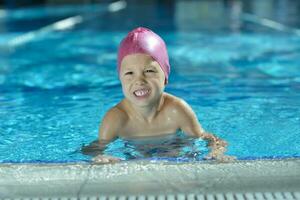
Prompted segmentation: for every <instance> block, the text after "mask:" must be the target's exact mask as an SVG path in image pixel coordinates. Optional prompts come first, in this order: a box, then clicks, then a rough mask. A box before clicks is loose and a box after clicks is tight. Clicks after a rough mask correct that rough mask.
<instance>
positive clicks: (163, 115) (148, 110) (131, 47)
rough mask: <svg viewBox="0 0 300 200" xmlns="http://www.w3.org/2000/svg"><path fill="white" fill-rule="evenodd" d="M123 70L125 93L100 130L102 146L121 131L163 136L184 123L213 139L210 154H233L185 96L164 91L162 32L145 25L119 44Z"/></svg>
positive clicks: (184, 126) (194, 132)
mask: <svg viewBox="0 0 300 200" xmlns="http://www.w3.org/2000/svg"><path fill="white" fill-rule="evenodd" d="M118 73H119V79H120V81H121V84H122V89H123V93H124V96H125V98H124V99H123V100H122V101H121V102H119V103H118V104H117V105H116V106H114V107H113V108H111V109H110V110H109V111H108V112H107V113H106V115H105V117H104V119H103V121H102V123H101V126H100V130H99V142H98V144H97V145H98V148H100V149H101V148H102V149H103V148H105V145H106V144H108V143H109V142H110V141H112V140H114V139H115V138H117V137H122V138H126V139H139V138H147V137H161V136H167V135H169V134H170V133H176V131H177V130H179V129H181V130H182V131H183V132H184V133H186V134H188V135H191V136H195V137H201V138H203V139H205V140H208V142H209V146H210V147H211V152H210V153H209V155H208V158H210V159H217V160H222V161H226V160H228V159H231V157H230V156H225V155H224V152H225V151H226V146H227V143H226V142H225V141H224V140H221V139H220V138H218V137H216V136H215V135H213V134H210V133H207V132H205V131H204V130H203V129H202V127H201V125H200V124H199V122H198V120H197V117H196V115H195V113H194V112H193V110H192V109H191V107H190V106H189V105H188V104H187V103H186V102H185V101H184V100H182V99H180V98H178V97H175V96H173V95H171V94H168V93H166V92H164V89H165V86H166V84H167V83H168V78H169V74H170V65H169V58H168V54H167V49H166V45H165V43H164V41H163V40H162V39H161V38H160V37H159V36H158V35H157V34H155V33H154V32H152V31H151V30H149V29H146V28H142V27H140V28H136V29H134V30H132V31H131V32H129V33H128V35H127V36H126V37H125V38H124V39H123V41H122V42H121V44H120V47H119V52H118ZM85 151H86V152H88V149H87V148H85V149H83V152H85ZM93 160H94V162H98V163H107V162H116V161H118V160H119V159H118V158H114V157H111V156H105V155H98V156H96V157H95V158H94V159H93Z"/></svg>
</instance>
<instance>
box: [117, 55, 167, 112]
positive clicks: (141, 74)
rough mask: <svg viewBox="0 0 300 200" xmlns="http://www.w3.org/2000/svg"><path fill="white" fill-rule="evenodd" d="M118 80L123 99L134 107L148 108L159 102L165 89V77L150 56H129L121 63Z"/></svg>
mask: <svg viewBox="0 0 300 200" xmlns="http://www.w3.org/2000/svg"><path fill="white" fill-rule="evenodd" d="M120 80H121V84H122V89H123V93H124V95H125V97H126V98H127V99H128V100H129V101H130V102H131V103H133V104H134V105H137V106H141V107H144V106H148V105H152V104H153V103H156V102H157V101H159V99H160V97H161V95H162V93H163V91H164V88H165V84H164V83H165V75H164V72H163V71H162V69H161V68H160V66H159V64H158V62H156V61H155V60H154V59H153V58H152V57H151V56H149V55H147V54H141V53H138V54H131V55H128V56H125V57H124V59H123V60H122V63H121V70H120Z"/></svg>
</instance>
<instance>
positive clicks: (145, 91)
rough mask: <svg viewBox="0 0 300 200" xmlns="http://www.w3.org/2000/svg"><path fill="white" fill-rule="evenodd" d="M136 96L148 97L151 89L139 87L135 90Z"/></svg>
mask: <svg viewBox="0 0 300 200" xmlns="http://www.w3.org/2000/svg"><path fill="white" fill-rule="evenodd" d="M133 94H134V96H136V97H138V98H143V97H147V96H148V95H149V94H150V90H149V89H138V90H136V91H134V92H133Z"/></svg>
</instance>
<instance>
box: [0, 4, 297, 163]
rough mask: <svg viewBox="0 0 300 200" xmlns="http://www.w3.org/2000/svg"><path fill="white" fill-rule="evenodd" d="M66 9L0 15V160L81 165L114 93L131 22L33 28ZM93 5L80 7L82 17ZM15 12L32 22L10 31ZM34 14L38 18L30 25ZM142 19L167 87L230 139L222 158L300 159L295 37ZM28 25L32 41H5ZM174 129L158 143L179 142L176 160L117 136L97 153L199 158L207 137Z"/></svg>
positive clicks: (113, 100) (117, 94) (205, 124)
mask: <svg viewBox="0 0 300 200" xmlns="http://www.w3.org/2000/svg"><path fill="white" fill-rule="evenodd" d="M98 7H99V9H100V8H101V9H102V10H105V9H104V8H105V6H104V5H103V6H102V5H100V6H98ZM62 8H63V7H62ZM67 8H68V10H69V12H68V13H67V14H66V16H63V15H62V13H63V12H59V14H57V15H55V12H50V13H51V14H49V12H45V13H43V12H42V13H41V12H40V11H41V9H40V8H32V9H31V10H30V12H28V10H26V9H25V10H24V9H20V10H16V11H10V12H11V13H10V14H9V15H8V16H10V18H8V17H6V18H2V19H0V22H1V23H3V21H4V20H6V23H7V24H8V27H10V29H7V30H6V31H2V33H1V35H0V137H1V140H0V163H9V162H14V163H18V162H78V161H89V160H90V159H91V157H89V156H87V155H83V154H82V153H81V152H80V151H79V150H80V148H81V147H82V145H87V144H89V143H90V142H92V141H94V140H96V139H97V134H98V126H99V123H100V122H101V119H102V117H103V116H104V114H105V113H106V111H107V110H108V109H109V108H110V107H112V106H113V105H115V104H116V103H118V102H119V101H120V100H121V99H122V98H123V94H122V91H121V85H120V82H119V80H118V77H117V73H116V52H117V47H118V44H119V42H120V40H121V39H122V37H124V36H125V35H126V33H127V32H128V31H129V30H130V29H132V28H133V27H135V24H134V23H133V22H130V23H129V24H128V25H123V26H122V27H121V28H120V29H119V30H118V28H117V25H106V24H105V22H103V21H101V22H95V21H94V22H91V21H90V20H89V19H91V18H90V16H88V18H87V20H84V21H83V22H82V23H80V24H78V25H76V26H74V27H71V28H69V29H65V30H47V31H45V32H42V31H37V30H39V29H38V28H37V27H40V28H41V27H44V26H45V25H49V22H52V21H56V20H57V19H58V17H62V18H66V17H69V16H73V15H75V14H78V9H77V8H74V13H72V9H71V8H72V7H71V8H70V7H67ZM49 9H50V8H49ZM93 9H95V8H94V7H93ZM93 9H91V8H89V7H87V8H86V10H87V12H89V13H90V15H93V12H95V10H93ZM50 10H51V9H50ZM83 10H84V9H83ZM18 12H21V14H22V16H23V18H22V20H24V17H25V18H26V16H27V17H28V18H29V19H33V21H32V24H33V25H32V27H31V28H30V27H24V28H23V29H22V28H20V27H19V24H20V21H18V20H19V19H18V18H17V19H16V18H13V17H11V16H18ZM34 12H37V13H38V14H37V15H34V14H33V13H34ZM103 12H104V11H103ZM122 12H123V14H124V12H125V13H126V11H122ZM53 13H54V14H53ZM26 14H27V15H26ZM103 14H105V15H107V13H105V12H104V13H103ZM53 15H54V16H53ZM96 15H97V16H98V15H99V13H97V14H95V16H96ZM114 15H116V16H118V14H114V13H111V14H109V17H111V18H112V16H114ZM32 16H34V17H32ZM41 16H42V17H43V19H47V20H46V21H45V22H44V23H45V24H44V25H43V26H42V25H41V24H39V23H37V24H35V25H34V23H35V22H38V21H39V20H38V19H39V18H40V17H41ZM121 16H122V15H121ZM140 20H141V19H140ZM165 20H166V19H165ZM166 21H167V22H168V20H166ZM167 22H166V23H167ZM40 23H41V22H40ZM106 23H107V22H106ZM136 23H137V22H136ZM21 24H22V23H21ZM99 24H100V25H99ZM145 24H146V25H147V27H149V28H152V29H153V30H154V31H156V32H158V33H159V34H160V35H161V36H162V37H163V38H164V39H165V41H166V43H167V46H168V51H169V57H170V63H171V76H170V81H169V84H168V85H167V87H166V92H169V93H171V94H173V95H176V96H178V97H181V98H183V99H185V100H186V101H187V102H188V103H189V104H190V105H191V106H192V108H193V109H194V111H195V112H196V114H197V116H198V118H199V121H200V123H201V124H202V126H203V127H204V129H205V130H207V131H209V132H212V133H214V134H216V135H218V136H219V137H221V138H224V139H225V140H227V141H228V142H229V144H230V145H229V147H228V152H227V153H228V155H233V156H236V157H237V158H238V159H261V158H285V157H299V156H300V137H299V134H300V36H298V35H296V34H293V33H291V32H279V31H276V30H275V31H274V30H268V29H267V28H266V30H261V28H258V29H257V30H254V29H253V26H254V25H253V24H252V25H251V26H252V28H251V30H250V29H249V28H248V26H246V25H247V24H246V25H245V27H246V28H245V29H241V30H240V31H239V32H235V31H231V30H230V29H229V28H226V26H227V25H226V24H224V26H222V27H221V28H219V29H217V30H215V29H214V30H211V29H205V30H201V28H199V30H189V29H188V28H187V29H183V30H181V29H180V30H179V29H175V28H174V27H169V26H163V25H162V26H163V28H161V29H160V28H159V27H158V25H157V24H156V23H155V22H152V21H151V22H148V21H147V23H146V22H145ZM138 25H141V24H140V22H139V24H138ZM211 26H213V25H211ZM16 27H18V29H17V28H16ZM99 27H106V29H101V28H99ZM224 27H225V28H224ZM29 31H33V32H34V33H35V35H34V37H33V38H31V39H28V40H24V41H23V42H21V43H18V44H17V45H16V44H15V43H12V42H11V41H13V39H15V38H20V36H24V34H27V33H28V32H29ZM178 134H179V136H178V138H179V140H180V142H174V143H172V142H170V143H168V142H167V143H166V144H168V145H169V146H170V149H174V147H175V146H176V147H178V154H176V155H175V156H166V155H164V154H163V151H164V150H162V149H161V147H160V146H156V147H154V146H155V144H153V145H152V146H151V142H149V143H150V147H149V151H148V154H147V155H146V156H145V155H143V154H140V153H139V150H138V146H135V145H133V144H130V142H128V141H125V140H122V139H118V140H116V141H115V142H114V143H112V144H111V145H109V146H108V147H107V149H106V152H107V153H108V154H111V155H116V156H119V157H121V158H123V159H143V158H144V159H149V158H153V159H161V158H166V157H169V158H170V159H173V160H176V159H177V160H202V159H203V157H204V156H205V154H207V152H208V151H209V150H208V149H207V148H206V143H205V142H204V141H202V140H200V139H193V138H188V137H185V136H184V133H178ZM166 144H163V146H166ZM151 148H152V149H151ZM155 148H156V149H157V150H155Z"/></svg>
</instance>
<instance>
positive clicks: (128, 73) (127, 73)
mask: <svg viewBox="0 0 300 200" xmlns="http://www.w3.org/2000/svg"><path fill="white" fill-rule="evenodd" d="M132 74H133V72H126V73H125V75H132Z"/></svg>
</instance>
